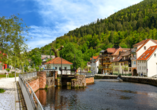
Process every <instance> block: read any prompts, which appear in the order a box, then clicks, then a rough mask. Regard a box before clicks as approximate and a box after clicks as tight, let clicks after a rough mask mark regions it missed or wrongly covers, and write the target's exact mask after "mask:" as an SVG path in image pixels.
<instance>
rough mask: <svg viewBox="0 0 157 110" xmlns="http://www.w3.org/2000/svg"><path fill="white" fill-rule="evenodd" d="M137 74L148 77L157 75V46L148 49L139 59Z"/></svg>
mask: <svg viewBox="0 0 157 110" xmlns="http://www.w3.org/2000/svg"><path fill="white" fill-rule="evenodd" d="M137 73H138V74H139V75H141V74H143V75H144V76H147V77H152V76H155V75H157V45H156V46H151V47H150V48H148V49H147V50H146V51H145V52H144V53H143V54H142V55H141V56H140V57H139V58H138V59H137Z"/></svg>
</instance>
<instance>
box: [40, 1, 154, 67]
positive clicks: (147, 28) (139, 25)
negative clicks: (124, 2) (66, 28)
mask: <svg viewBox="0 0 157 110" xmlns="http://www.w3.org/2000/svg"><path fill="white" fill-rule="evenodd" d="M104 11H105V10H104ZM146 38H152V39H157V0H144V1H142V2H140V3H139V4H136V5H133V6H130V7H128V8H125V9H123V10H120V11H118V12H116V13H114V14H113V15H111V16H110V17H108V18H106V19H98V20H97V22H96V23H94V22H93V23H90V24H89V25H84V26H81V27H80V28H77V29H75V30H72V31H70V32H68V33H67V34H65V35H64V36H61V37H58V38H57V39H56V40H55V41H54V42H53V43H52V44H48V45H46V46H44V47H42V48H40V49H39V50H40V51H41V52H42V54H50V53H49V50H50V48H51V45H53V47H55V48H59V47H60V46H61V45H64V49H63V50H62V51H61V52H60V53H61V54H62V56H63V58H65V59H67V60H69V61H71V62H73V56H74V54H76V53H77V54H78V55H76V57H77V58H79V60H78V62H79V61H82V63H80V64H78V63H77V66H78V67H79V66H82V67H84V66H85V65H86V63H87V61H89V60H90V57H92V56H93V55H98V54H99V52H100V51H101V50H102V49H106V48H109V47H117V46H121V47H124V48H129V47H130V46H131V47H132V45H133V44H135V43H137V42H139V41H141V40H143V39H146ZM69 50H70V51H69ZM70 57H72V58H70Z"/></svg>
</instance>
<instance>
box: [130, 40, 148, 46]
mask: <svg viewBox="0 0 157 110" xmlns="http://www.w3.org/2000/svg"><path fill="white" fill-rule="evenodd" d="M145 42H146V40H142V41H141V42H139V43H137V44H134V45H133V46H134V47H137V46H139V45H142V44H144V43H145Z"/></svg>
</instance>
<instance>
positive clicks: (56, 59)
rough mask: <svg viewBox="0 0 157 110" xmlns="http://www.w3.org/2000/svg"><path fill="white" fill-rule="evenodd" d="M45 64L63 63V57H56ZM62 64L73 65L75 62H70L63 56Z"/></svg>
mask: <svg viewBox="0 0 157 110" xmlns="http://www.w3.org/2000/svg"><path fill="white" fill-rule="evenodd" d="M45 64H61V58H60V57H57V58H54V59H52V60H50V61H48V62H46V63H45ZM62 64H69V65H72V64H73V63H71V62H69V61H67V60H65V59H63V58H62Z"/></svg>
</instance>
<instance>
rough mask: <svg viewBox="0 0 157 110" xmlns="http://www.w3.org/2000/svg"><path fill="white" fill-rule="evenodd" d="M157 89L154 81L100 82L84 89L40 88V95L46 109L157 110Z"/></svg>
mask: <svg viewBox="0 0 157 110" xmlns="http://www.w3.org/2000/svg"><path fill="white" fill-rule="evenodd" d="M156 92H157V88H156V87H153V86H150V85H140V84H137V85H136V84H134V83H118V82H96V83H95V84H94V85H90V86H88V87H87V88H82V89H71V87H66V88H61V87H60V88H57V87H56V88H49V89H47V90H39V91H37V92H36V95H37V97H38V99H39V100H40V102H41V104H42V105H43V107H44V109H45V110H122V109H123V110H126V109H127V110H136V109H137V110H140V109H141V110H143V109H145V110H146V109H147V110H148V109H151V110H156V109H157V106H156V104H157V93H156Z"/></svg>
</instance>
